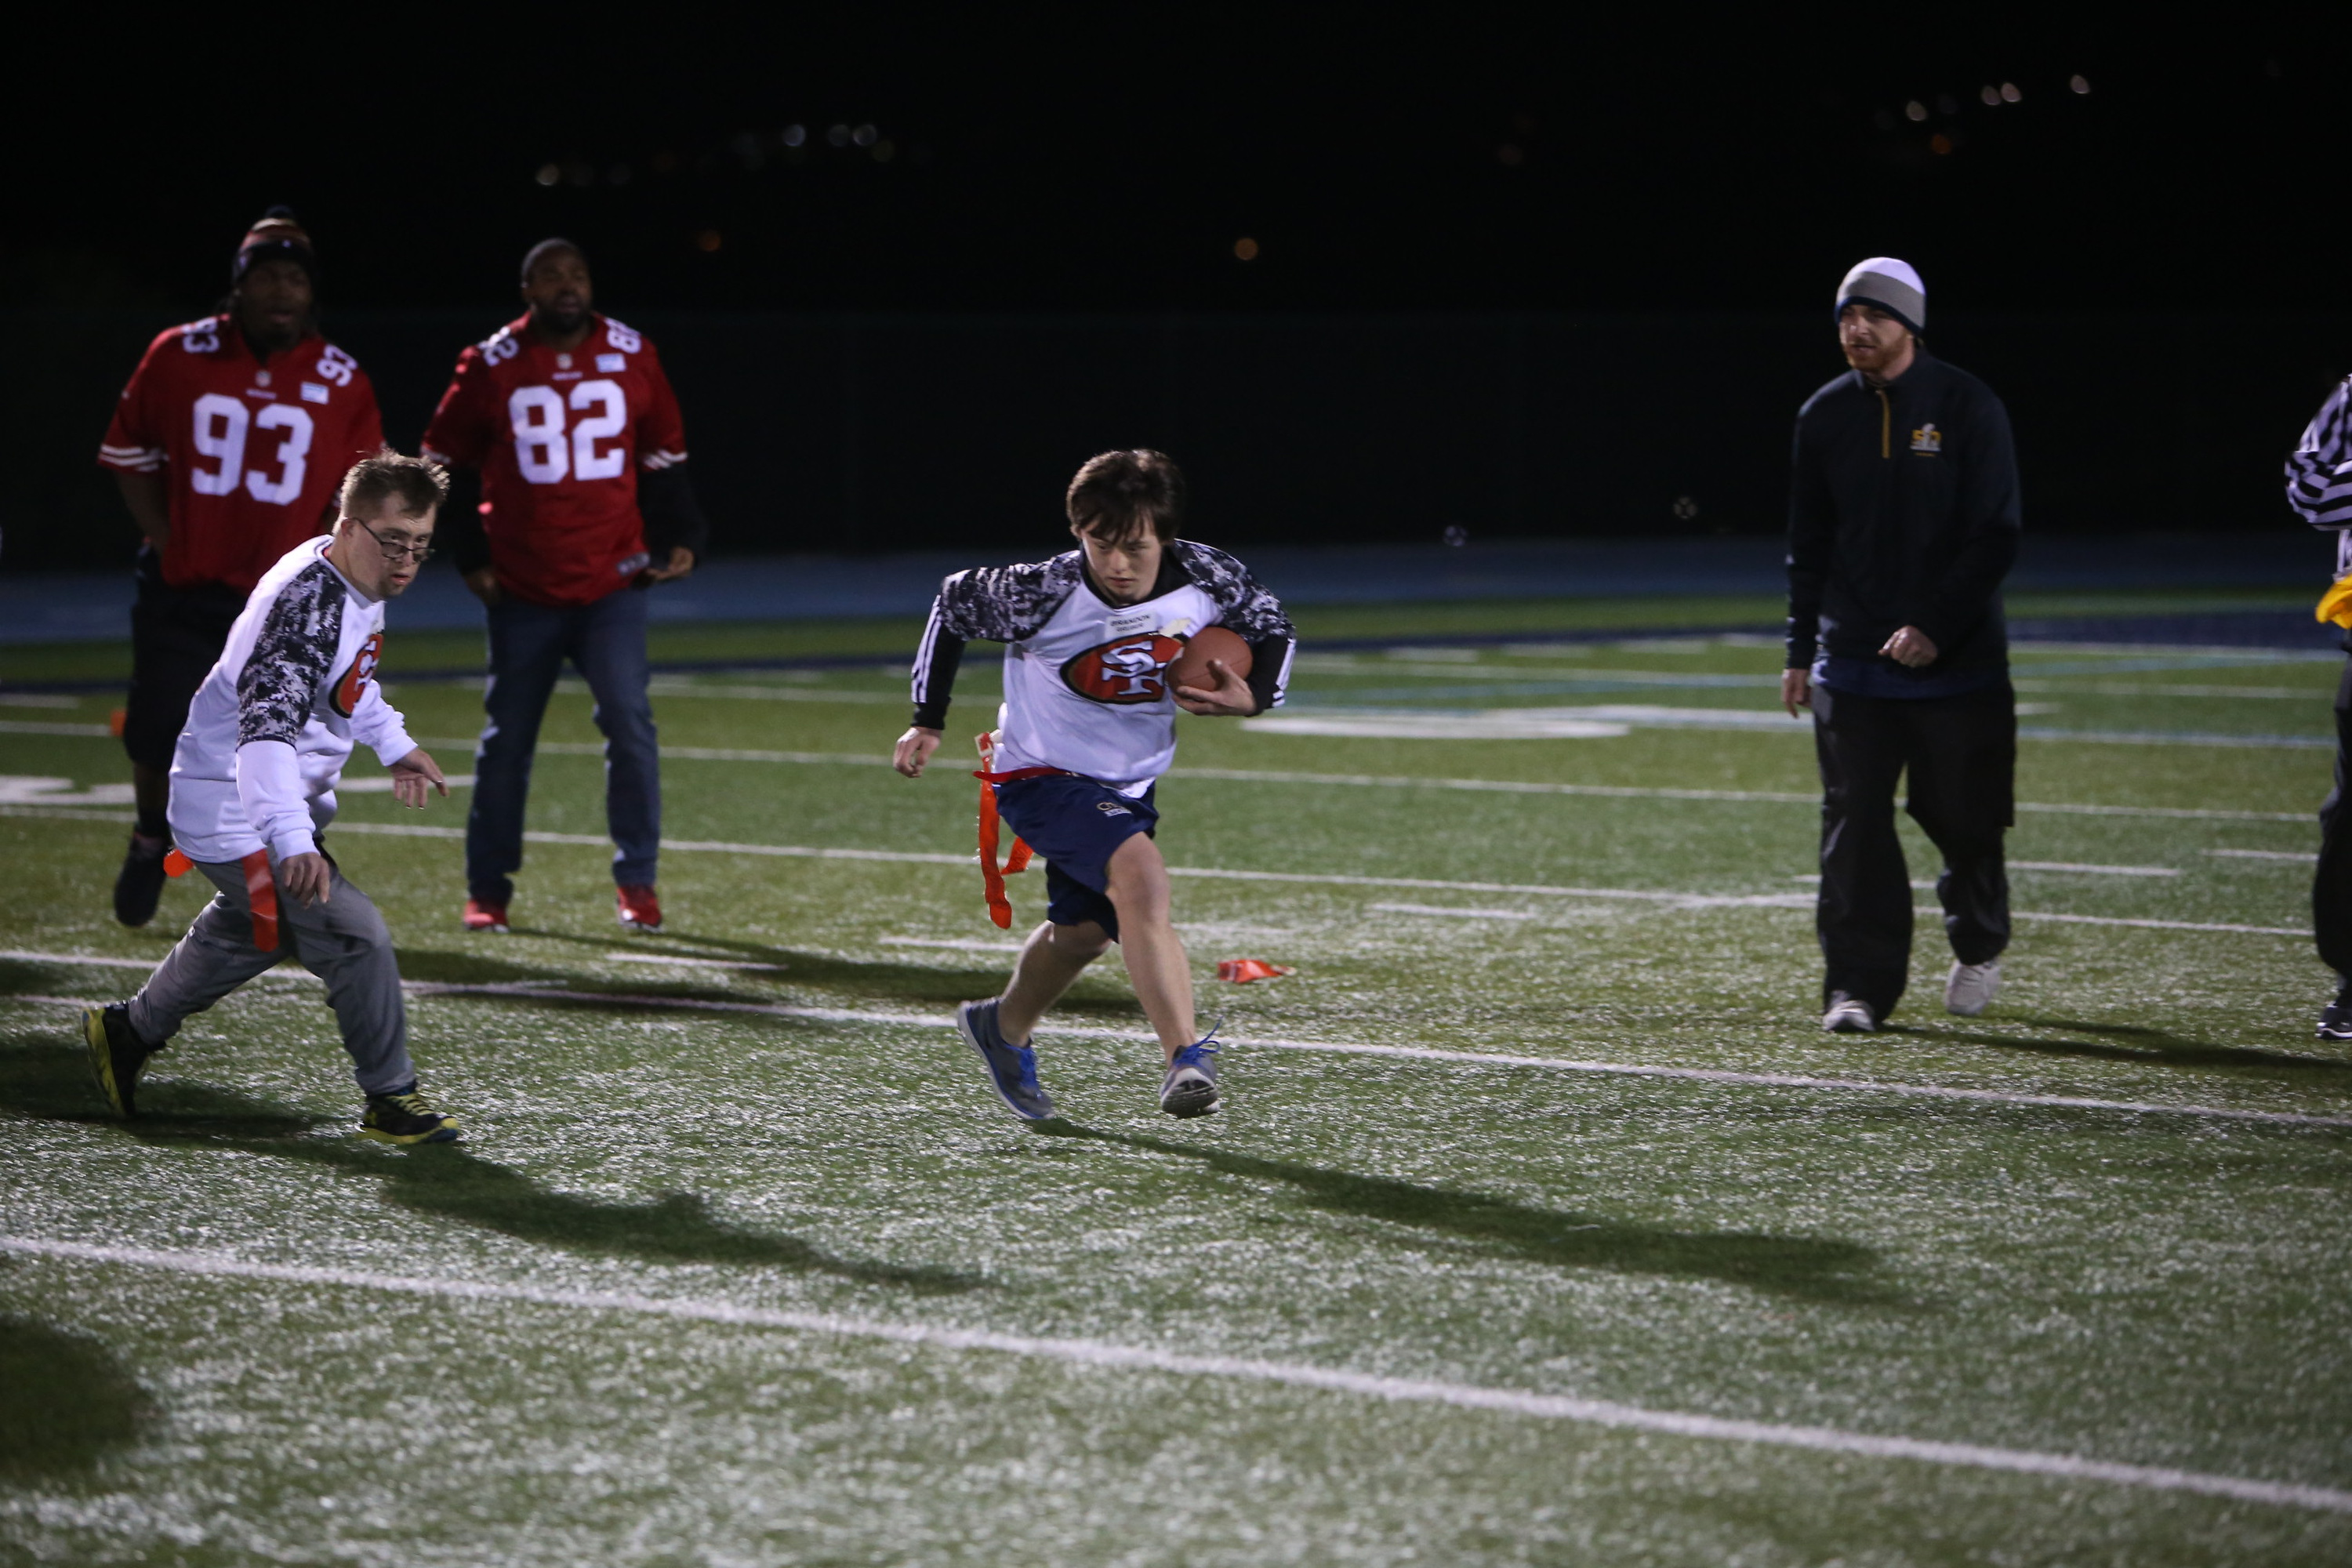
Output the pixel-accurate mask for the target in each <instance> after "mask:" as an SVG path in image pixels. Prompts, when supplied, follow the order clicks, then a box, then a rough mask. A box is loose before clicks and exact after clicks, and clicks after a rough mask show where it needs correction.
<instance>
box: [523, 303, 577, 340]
mask: <svg viewBox="0 0 2352 1568" xmlns="http://www.w3.org/2000/svg"><path fill="white" fill-rule="evenodd" d="M534 314H535V315H536V316H537V318H538V321H539V327H540V330H541V331H544V332H549V333H551V334H553V335H554V336H556V337H559V338H566V337H570V336H571V335H572V333H574V332H576V331H579V330H580V329H581V328H583V327H584V326H586V325H587V324H588V312H587V311H586V310H571V311H561V310H544V309H542V310H537V311H535V312H534Z"/></svg>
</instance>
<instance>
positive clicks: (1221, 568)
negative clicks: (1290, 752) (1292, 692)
mask: <svg viewBox="0 0 2352 1568" xmlns="http://www.w3.org/2000/svg"><path fill="white" fill-rule="evenodd" d="M1176 549H1177V552H1178V559H1179V560H1180V561H1181V562H1182V563H1183V566H1184V571H1185V573H1186V574H1187V575H1189V576H1190V577H1191V578H1192V582H1193V584H1194V585H1195V586H1196V587H1198V588H1199V589H1200V590H1201V591H1202V593H1205V594H1206V595H1209V597H1211V598H1212V599H1214V600H1215V601H1216V602H1217V619H1218V623H1219V624H1220V625H1222V626H1225V627H1226V628H1228V629H1229V630H1231V631H1233V632H1234V633H1235V634H1236V635H1238V636H1239V637H1241V638H1242V640H1243V641H1244V642H1246V643H1248V644H1249V645H1250V673H1249V688H1250V692H1251V694H1252V695H1253V696H1255V698H1256V699H1257V710H1258V711H1259V712H1261V713H1263V712H1265V710H1267V709H1269V708H1279V707H1280V706H1282V700H1283V698H1284V697H1285V696H1286V695H1287V694H1288V692H1289V689H1290V658H1291V655H1292V654H1293V653H1294V652H1296V651H1297V647H1298V629H1297V627H1296V626H1292V625H1291V624H1290V617H1289V616H1286V615H1284V614H1283V613H1282V601H1281V600H1279V599H1277V598H1276V597H1275V596H1274V595H1273V594H1271V593H1269V592H1268V591H1267V590H1266V588H1265V584H1262V583H1260V582H1259V581H1258V580H1257V579H1256V578H1255V577H1253V576H1251V575H1250V573H1249V568H1248V567H1246V566H1244V565H1243V564H1242V563H1240V562H1239V561H1236V560H1234V558H1233V557H1232V556H1230V555H1228V554H1226V553H1225V552H1223V551H1222V550H1214V549H1212V548H1210V547H1209V546H1208V545H1205V544H1194V543H1192V542H1191V541H1190V540H1181V539H1180V540H1178V541H1177V542H1176Z"/></svg>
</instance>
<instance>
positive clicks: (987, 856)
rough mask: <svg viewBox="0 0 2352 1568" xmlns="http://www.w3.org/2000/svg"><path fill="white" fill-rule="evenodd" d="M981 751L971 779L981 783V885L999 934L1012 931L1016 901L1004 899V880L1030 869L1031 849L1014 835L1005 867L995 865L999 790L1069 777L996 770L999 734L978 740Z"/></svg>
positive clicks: (1034, 771)
mask: <svg viewBox="0 0 2352 1568" xmlns="http://www.w3.org/2000/svg"><path fill="white" fill-rule="evenodd" d="M977 744H978V745H979V747H980V771H979V772H978V773H974V774H972V775H971V776H972V777H974V778H976V779H978V780H979V781H980V881H981V888H982V891H983V892H985V893H986V894H987V896H988V918H989V919H990V920H992V921H995V922H996V929H997V930H999V931H1011V930H1012V929H1013V901H1012V900H1010V899H1007V898H1006V897H1005V896H1004V879H1005V878H1007V877H1017V876H1019V875H1020V874H1021V873H1022V872H1024V871H1026V870H1027V869H1029V846H1028V845H1026V844H1024V843H1023V842H1022V840H1021V837H1020V836H1019V835H1017V834H1016V835H1014V836H1013V848H1012V850H1011V852H1010V853H1008V854H1007V855H1006V856H1005V857H1004V866H1003V869H1001V870H1000V869H999V868H998V867H997V864H996V845H997V837H998V826H997V816H996V786H997V785H998V784H1011V783H1012V782H1013V780H1014V779H1036V778H1044V777H1045V776H1046V775H1048V774H1051V773H1067V772H1068V770H1067V769H1066V768H1015V769H1013V771H1012V772H1011V773H998V772H996V771H995V769H996V732H995V731H986V732H984V733H982V735H980V736H979V737H978V738H977Z"/></svg>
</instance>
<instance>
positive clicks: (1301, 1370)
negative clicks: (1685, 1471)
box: [0, 1236, 2352, 1513]
mask: <svg viewBox="0 0 2352 1568" xmlns="http://www.w3.org/2000/svg"><path fill="white" fill-rule="evenodd" d="M0 1252H8V1253H11V1254H14V1255H16V1256H17V1257H20V1258H56V1259H63V1260H71V1261H74V1262H80V1263H97V1264H107V1265H111V1266H115V1267H119V1268H149V1269H155V1270H159V1271H163V1272H168V1273H173V1274H184V1275H192V1276H198V1277H203V1278H208V1279H252V1280H268V1281H270V1282H271V1283H275V1284H284V1285H301V1286H320V1287H326V1288H330V1289H349V1290H363V1291H373V1292H375V1293H377V1294H388V1295H400V1296H410V1297H422V1298H425V1299H427V1300H445V1301H499V1302H517V1303H523V1304H528V1305H530V1306H538V1307H552V1308H559V1309H565V1310H573V1311H588V1312H620V1313H634V1314H637V1315H640V1316H646V1317H655V1318H667V1319H669V1320H671V1321H688V1322H704V1323H718V1324H723V1325H726V1326H729V1327H740V1328H752V1329H774V1330H782V1331H786V1332H791V1333H803V1334H824V1335H830V1336H833V1337H835V1338H840V1339H857V1340H878V1341H881V1342H885V1343H889V1344H899V1345H914V1346H920V1347H922V1348H924V1349H927V1350H940V1351H981V1352H996V1353H999V1354H1003V1355H1015V1356H1024V1357H1027V1358H1030V1359H1033V1360H1038V1361H1050V1362H1059V1363H1064V1364H1066V1365H1074V1366H1084V1367H1092V1368H1099V1369H1102V1370H1105V1371H1115V1372H1141V1373H1166V1374H1169V1375H1171V1376H1177V1377H1213V1378H1219V1379H1223V1380H1227V1381H1231V1382H1238V1383H1257V1384H1275V1385H1277V1386H1282V1387H1289V1388H1306V1389H1314V1390H1317V1391H1318V1392H1322V1393H1328V1394H1353V1395H1356V1396H1358V1397H1360V1398H1369V1399H1382V1400H1391V1401H1395V1402H1399V1403H1405V1404H1416V1405H1451V1406H1454V1407H1455V1408H1458V1409H1467V1410H1484V1411H1492V1412H1495V1413H1496V1414H1498V1415H1517V1416H1525V1417H1529V1418H1532V1419H1536V1420H1547V1421H1574V1422H1580V1423H1582V1424H1584V1425H1587V1426H1603V1427H1611V1428H1615V1429H1618V1430H1623V1431H1635V1432H1654V1433H1658V1434H1660V1435H1662V1436H1675V1437H1690V1438H1696V1439H1700V1440H1712V1441H1717V1442H1732V1443H1758V1444H1763V1445H1766V1446H1768V1447H1781V1448H1804V1449H1811V1450H1813V1451H1815V1452H1821V1453H1832V1454H1853V1455H1857V1456H1861V1457H1864V1458H1873V1459H1903V1460H1910V1461H1913V1462H1916V1463H1920V1464H1927V1465H1942V1466H1948V1467H1953V1468H1964V1469H1978V1470H2000V1471H2008V1472H2011V1473H2014V1474H2020V1475H2029V1476H2042V1477H2049V1478H2052V1479H2063V1480H2070V1481H2103V1482H2105V1483H2108V1484H2110V1485H2114V1486H2123V1487H2134V1488H2138V1489H2145V1490H2150V1491H2168V1492H2191V1493H2196V1494H2200V1495H2202V1496H2206V1497H2218V1498H2229V1499H2231V1500H2236V1501H2241V1502H2258V1503H2268V1504H2273V1505H2275V1506H2279V1507H2284V1508H2303V1509H2313V1510H2322V1511H2326V1512H2331V1513H2352V1491H2345V1490H2339V1489H2335V1488H2330V1487H2316V1486H2305V1485H2300V1484H2297V1483H2294V1482H2288V1481H2263V1480H2251V1479H2245V1478H2242V1477H2238V1476H2217V1475H2211V1474H2208V1473H2205V1472H2202V1471H2198V1470H2179V1469H2171V1468H2164V1467H2159V1466H2152V1465H2128V1464H2118V1463H2115V1462H2112V1461H2109V1460H2105V1459H2092V1458H2083V1457H2081V1456H2079V1455H2074V1454H2050V1453H2040V1452H2036V1451H2034V1450H2032V1449H2027V1448H1996V1447H1986V1446H1984V1445H1981V1444H1976V1443H1948V1442H1942V1441H1938V1440H1937V1439H1933V1438H1924V1437H1899V1436H1883V1435H1880V1434H1877V1433H1870V1432H1847V1431H1842V1430H1839V1429H1838V1428H1836V1427H1831V1426H1782V1425H1780V1424H1777V1423H1773V1422H1769V1421H1742V1420H1737V1419H1733V1418H1729V1417H1726V1416H1720V1415H1693V1414H1690V1413H1687V1412H1683V1411H1674V1410H1652V1409H1647V1408H1645V1407H1643V1406H1642V1405H1621V1404H1619V1403H1617V1402H1615V1401H1613V1400H1604V1399H1582V1398H1578V1397H1576V1396H1575V1395H1572V1394H1533V1393H1528V1392H1525V1391H1522V1390H1519V1389H1512V1388H1490V1387H1482V1386H1480V1385H1478V1384H1462V1383H1445V1382H1441V1381H1438V1380H1435V1379H1430V1378H1405V1377H1383V1376H1380V1375H1378V1374H1375V1373H1360V1372H1349V1371H1346V1370H1345V1369H1342V1368H1338V1367H1321V1366H1312V1365H1307V1364H1305V1363H1297V1362H1276V1361H1259V1360H1254V1359H1250V1358H1246V1357H1242V1356H1221V1355H1186V1354H1182V1353H1180V1352H1174V1351H1166V1350H1159V1349H1154V1348H1152V1347H1150V1346H1147V1345H1122V1344H1116V1343H1112V1342H1107V1341H1103V1340H1079V1339H1044V1338H1037V1337H1033V1336H1030V1335H1025V1334H1007V1333H999V1332H995V1331H990V1330H984V1329H957V1328H947V1327H941V1326H934V1325H930V1324H924V1323H893V1322H884V1321H877V1320H875V1319H870V1318H851V1317H845V1316H842V1315H839V1314H836V1313H831V1312H795V1311H785V1310H779V1309H776V1308H772V1307H751V1306H743V1305H740V1304H738V1303H736V1302H732V1301H706V1300H691V1299H687V1298H678V1297H659V1296H644V1295H639V1294H636V1293H635V1292H631V1291H614V1290H559V1289H548V1288H546V1287H544V1286H533V1285H509V1284H502V1283H496V1282H492V1281H487V1280H474V1279H435V1278H431V1277H417V1276H414V1275H398V1274H375V1273H369V1272H364V1271H362V1270H359V1269H352V1268H317V1267H314V1266H297V1265H291V1264H283V1263H257V1262H251V1261H248V1260H247V1259H245V1258H233V1257H227V1256H225V1255H222V1254H218V1253H204V1252H179V1251H173V1252H166V1251H161V1250H157V1249H154V1248H151V1247H107V1246H100V1245H94V1244H92V1243H89V1242H76V1241H52V1240H48V1239H46V1238H43V1237H23V1236H0Z"/></svg>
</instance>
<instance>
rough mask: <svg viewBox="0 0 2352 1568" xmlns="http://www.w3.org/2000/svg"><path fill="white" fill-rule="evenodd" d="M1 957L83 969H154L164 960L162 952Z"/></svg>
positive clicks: (9, 954) (10, 954) (0, 955)
mask: <svg viewBox="0 0 2352 1568" xmlns="http://www.w3.org/2000/svg"><path fill="white" fill-rule="evenodd" d="M0 959H15V960H16V962H17V963H68V964H72V965H74V966H75V967H77V968H82V969H152V968H154V967H155V966H156V965H157V964H159V963H163V955H162V954H160V953H158V954H157V955H156V956H155V957H153V958H100V957H98V956H97V955H95V954H93V953H83V952H0Z"/></svg>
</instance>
